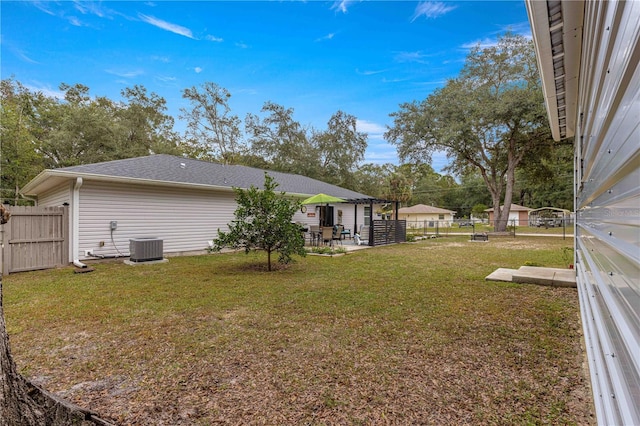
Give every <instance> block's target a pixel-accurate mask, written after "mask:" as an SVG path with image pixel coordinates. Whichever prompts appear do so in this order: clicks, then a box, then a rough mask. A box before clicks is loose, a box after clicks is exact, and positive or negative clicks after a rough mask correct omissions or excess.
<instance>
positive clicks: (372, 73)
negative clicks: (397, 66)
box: [356, 68, 387, 75]
mask: <svg viewBox="0 0 640 426" xmlns="http://www.w3.org/2000/svg"><path fill="white" fill-rule="evenodd" d="M385 71H387V70H376V71H360V70H359V69H358V68H356V74H360V75H376V74H381V73H383V72H385Z"/></svg>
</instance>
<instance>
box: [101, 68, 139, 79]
mask: <svg viewBox="0 0 640 426" xmlns="http://www.w3.org/2000/svg"><path fill="white" fill-rule="evenodd" d="M104 71H105V72H106V73H109V74H113V75H117V76H118V77H122V78H133V77H137V76H139V75H142V74H144V71H142V70H132V71H115V70H111V69H107V70H104Z"/></svg>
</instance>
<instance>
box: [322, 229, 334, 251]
mask: <svg viewBox="0 0 640 426" xmlns="http://www.w3.org/2000/svg"><path fill="white" fill-rule="evenodd" d="M322 242H323V243H324V244H327V243H329V245H331V246H333V227H332V226H325V227H323V228H322Z"/></svg>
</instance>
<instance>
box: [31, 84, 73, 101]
mask: <svg viewBox="0 0 640 426" xmlns="http://www.w3.org/2000/svg"><path fill="white" fill-rule="evenodd" d="M24 87H26V88H27V89H29V90H30V91H32V92H40V93H42V94H43V95H45V96H48V97H50V98H56V99H64V93H63V92H61V91H60V90H54V89H51V88H50V87H49V86H33V85H29V84H25V85H24Z"/></svg>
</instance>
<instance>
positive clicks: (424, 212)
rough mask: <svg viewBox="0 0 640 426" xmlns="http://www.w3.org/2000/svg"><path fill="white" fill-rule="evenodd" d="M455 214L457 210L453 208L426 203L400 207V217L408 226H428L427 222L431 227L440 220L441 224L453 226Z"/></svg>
mask: <svg viewBox="0 0 640 426" xmlns="http://www.w3.org/2000/svg"><path fill="white" fill-rule="evenodd" d="M455 214H456V212H454V211H451V210H447V209H441V208H439V207H433V206H426V205H424V204H416V205H415V206H411V207H402V208H401V209H398V219H400V220H406V221H407V227H408V228H422V227H426V226H425V222H426V223H427V225H428V226H429V227H432V226H433V223H434V222H439V225H440V226H451V222H453V217H454V215H455ZM429 222H430V223H431V224H429Z"/></svg>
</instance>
